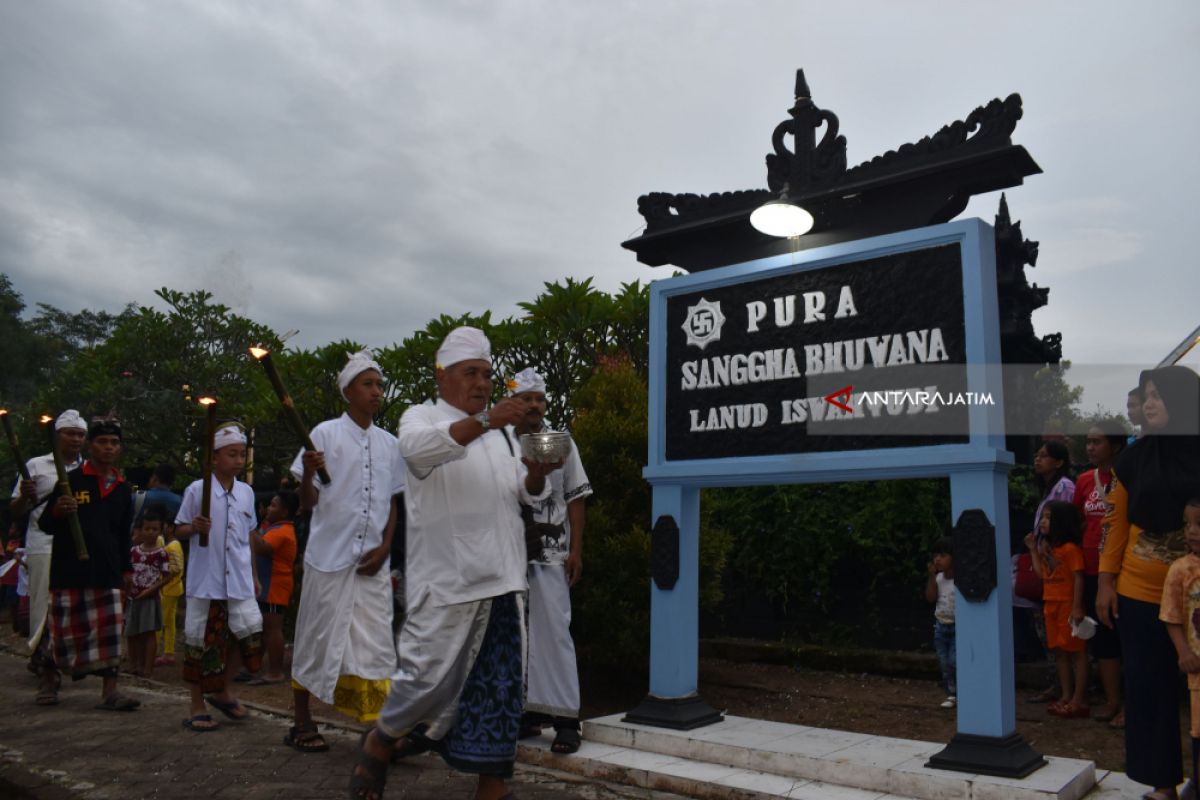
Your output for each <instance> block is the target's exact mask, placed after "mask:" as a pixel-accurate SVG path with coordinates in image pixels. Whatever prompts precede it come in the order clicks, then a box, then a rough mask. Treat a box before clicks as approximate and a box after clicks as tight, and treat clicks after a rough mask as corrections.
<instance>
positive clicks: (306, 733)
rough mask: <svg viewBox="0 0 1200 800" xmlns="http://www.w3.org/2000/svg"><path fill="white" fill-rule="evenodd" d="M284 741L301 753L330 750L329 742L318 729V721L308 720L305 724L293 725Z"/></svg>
mask: <svg viewBox="0 0 1200 800" xmlns="http://www.w3.org/2000/svg"><path fill="white" fill-rule="evenodd" d="M283 743H284V744H286V745H287V746H288V747H290V748H292V749H293V750H299V751H300V752H301V753H324V752H326V751H327V750H329V742H327V741H325V737H324V736H322V735H321V734H320V733H319V732H318V731H317V723H315V722H306V723H304V724H303V725H293V726H292V727H291V728H289V729H288V732H287V736H284V737H283Z"/></svg>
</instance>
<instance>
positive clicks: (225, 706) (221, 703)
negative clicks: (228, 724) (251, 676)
mask: <svg viewBox="0 0 1200 800" xmlns="http://www.w3.org/2000/svg"><path fill="white" fill-rule="evenodd" d="M204 699H205V700H206V701H207V702H208V704H209V705H210V706H212V707H213V708H215V709H216V710H217V711H220V712H221V713H222V714H224V715H225V716H226V717H228V718H229V719H231V720H233V721H234V722H241V721H242V720H244V719H245V718H246V717H248V716H250V712H249V711H247V710H246V707H245V706H244V705H242V704H241V703H240V702H238V701H237V700H234V701H233V702H226V701H225V700H218V699H217V698H216V697H214V696H213V695H211V694H209V695H205V696H204ZM239 709H240V710H241V712H242V713H241V714H239V713H237V712H238V710H239Z"/></svg>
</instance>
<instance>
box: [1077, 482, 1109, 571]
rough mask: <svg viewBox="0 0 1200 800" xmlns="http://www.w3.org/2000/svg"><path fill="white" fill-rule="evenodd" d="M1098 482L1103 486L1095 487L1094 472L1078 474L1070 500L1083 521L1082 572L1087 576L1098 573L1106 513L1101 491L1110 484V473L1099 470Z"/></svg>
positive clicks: (1106, 505) (1106, 504)
mask: <svg viewBox="0 0 1200 800" xmlns="http://www.w3.org/2000/svg"><path fill="white" fill-rule="evenodd" d="M1100 481H1101V482H1102V484H1103V486H1099V487H1098V486H1096V470H1094V469H1089V470H1087V471H1086V472H1083V473H1080V475H1079V478H1078V480H1076V481H1075V496H1074V497H1073V498H1072V499H1071V502H1072V503H1074V505H1075V508H1077V509H1079V514H1080V516H1081V518H1082V519H1083V571H1084V573H1085V574H1087V575H1097V574H1099V573H1100V533H1101V528H1102V527H1103V523H1104V515H1105V514H1107V513H1108V503H1107V502H1106V501H1105V499H1104V494H1107V491H1105V492H1104V493H1103V494H1102V493H1101V489H1103V488H1104V487H1107V486H1110V485H1111V484H1112V471H1111V470H1101V472H1100Z"/></svg>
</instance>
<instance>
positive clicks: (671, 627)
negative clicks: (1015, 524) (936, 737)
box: [643, 219, 1016, 737]
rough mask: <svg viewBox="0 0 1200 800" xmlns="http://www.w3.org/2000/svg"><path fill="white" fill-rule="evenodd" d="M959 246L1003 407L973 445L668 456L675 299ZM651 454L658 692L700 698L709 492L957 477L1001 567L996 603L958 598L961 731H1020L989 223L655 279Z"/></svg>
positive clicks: (654, 685)
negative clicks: (703, 538) (667, 559)
mask: <svg viewBox="0 0 1200 800" xmlns="http://www.w3.org/2000/svg"><path fill="white" fill-rule="evenodd" d="M954 243H957V244H959V245H960V247H961V253H962V291H963V308H964V313H965V320H964V326H965V336H966V359H967V366H966V369H967V388H968V390H969V391H970V392H977V393H990V394H991V395H992V397H993V398H995V401H996V402H995V405H991V406H985V405H977V406H973V407H971V409H970V414H969V426H970V429H969V430H970V433H969V437H968V440H967V442H966V443H965V444H945V445H928V446H921V447H897V448H889V449H871V450H855V451H841V452H817V453H801V454H792V455H771V456H753V457H736V458H714V459H694V460H684V461H668V460H667V459H666V436H665V420H666V416H665V415H666V381H667V380H670V379H672V376H669V375H668V374H667V369H666V365H667V301H668V300H669V299H670V298H672V297H674V296H676V295H679V294H691V293H695V292H698V291H702V290H705V289H708V288H718V287H724V286H730V285H733V284H738V283H743V282H746V281H751V280H758V279H763V278H769V277H773V276H775V275H780V274H784V273H789V272H795V271H801V270H814V269H821V268H827V267H836V266H838V265H841V264H847V263H852V262H857V261H862V260H866V259H871V258H877V257H882V256H887V255H892V254H896V253H902V252H908V251H914V250H921V249H925V248H929V247H935V246H939V245H946V244H954ZM649 414H650V419H649V442H648V444H649V453H648V461H647V466H646V468H645V470H644V471H643V475H644V477H645V478H646V480H647V481H648V482H649V483H650V484H651V485H652V488H653V512H652V516H653V520H657V519H659V518H660V517H662V516H671V517H673V518H674V519H675V521H676V523H677V524H678V526H679V531H680V534H679V579H678V580H677V582H676V583H675V584H674V586H673V587H672V588H671V589H670V590H662V589H660V588H659V587H658V586H657V585H655V584H654V583H653V582H652V584H651V654H650V695H651V696H652V697H654V698H659V699H664V700H679V699H686V698H689V697H695V696H696V694H697V686H698V681H697V671H698V644H699V640H698V637H699V566H700V565H699V521H700V489H702V488H705V487H724V486H754V485H763V484H787V483H828V482H835V481H851V480H888V479H901V478H920V477H949V478H950V486H951V505H952V510H953V516H954V518H955V519H957V518H958V516H959V514H961V513H962V511H964V510H966V509H971V508H977V509H981V510H983V512H984V513H985V514H986V515H987V517H988V519H989V520H990V521H991V523H992V524H993V525H994V526H995V528H996V531H997V535H996V556H997V559H996V563H997V564H998V565H1000V572H1001V574H1000V575H998V576H997V582H996V584H997V585H996V589H995V590H994V591H992V593H991V594H990V596H989V597H988V599H987V600H986V601H983V602H970V603H968V602H966V601H965V600H964V599H963V598H962V595H961V594H959V595H958V597H957V602H956V607H955V608H956V615H957V621H958V622H959V623H961V624H958V625H957V626H956V627H957V632H958V636H957V647H956V650H957V655H958V698H959V703H958V730H959V732H960V733H965V734H973V735H978V736H988V737H1005V736H1008V735H1010V734H1012V733H1014V732H1015V731H1016V711H1015V705H1014V680H1013V679H1014V668H1013V657H1012V614H1011V608H1012V587H1011V580H1010V577H1009V575H1008V564H1009V563H1010V555H1009V535H1008V533H1009V521H1008V483H1007V473H1008V471H1009V469H1010V468H1011V467H1012V463H1013V459H1012V454H1011V453H1008V452H1007V451H1005V449H1004V418H1003V390H1002V385H1001V373H1000V321H999V309H998V303H997V293H996V257H995V239H994V236H993V232H992V228H991V226H989V225H987V224H986V223H984V222H983V221H982V220H979V219H968V220H960V221H956V222H950V223H946V224H943V225H935V226H930V227H927V228H920V229H917V230H912V231H904V232H901V233H896V234H889V235H887V236H879V237H874V238H870V239H862V240H858V241H854V242H848V243H843V244H835V245H830V246H828V247H822V248H816V249H812V250H805V251H800V252H797V253H794V254H788V255H782V256H773V257H771V258H765V259H760V260H756V261H749V262H745V263H742V264H734V265H731V266H728V267H722V268H719V269H713V270H708V271H705V272H702V273H698V274H695V275H683V276H678V277H675V278H670V279H666V280H662V281H656V282H654V283H653V284H651V287H650V386H649Z"/></svg>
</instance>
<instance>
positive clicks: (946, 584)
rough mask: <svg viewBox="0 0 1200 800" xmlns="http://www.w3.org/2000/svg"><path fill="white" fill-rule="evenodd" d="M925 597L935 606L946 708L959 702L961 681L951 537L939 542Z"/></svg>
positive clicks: (935, 631)
mask: <svg viewBox="0 0 1200 800" xmlns="http://www.w3.org/2000/svg"><path fill="white" fill-rule="evenodd" d="M925 599H926V600H928V601H929V602H930V603H935V605H934V607H933V648H934V650H936V651H937V657H938V665H939V666H941V668H942V686H943V687H944V688H945V690H946V699H945V700H943V701H942V708H954V707H955V706H956V705H958V681H957V677H956V674H955V670H956V667H955V664H956V657H955V652H954V647H955V644H954V545H953V543H952V542H951V541H950V539H949V538H948V537H943V538H941V539H939V540H938V541H937V543H936V544H935V545H934V548H933V561H931V562H930V564H929V580H928V581H926V582H925Z"/></svg>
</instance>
